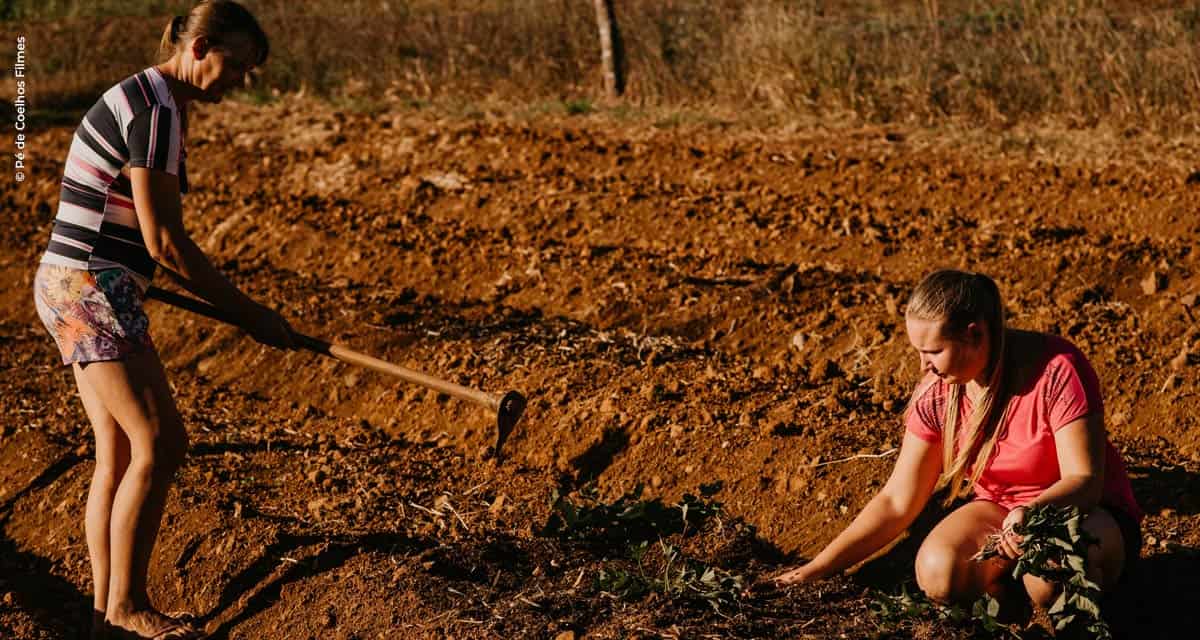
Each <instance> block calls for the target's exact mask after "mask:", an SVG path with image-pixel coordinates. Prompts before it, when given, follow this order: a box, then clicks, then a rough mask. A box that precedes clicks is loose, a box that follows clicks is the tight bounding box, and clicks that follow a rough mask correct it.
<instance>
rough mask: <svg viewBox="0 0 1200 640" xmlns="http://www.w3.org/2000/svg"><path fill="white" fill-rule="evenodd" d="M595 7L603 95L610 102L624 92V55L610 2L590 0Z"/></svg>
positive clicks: (609, 0)
mask: <svg viewBox="0 0 1200 640" xmlns="http://www.w3.org/2000/svg"><path fill="white" fill-rule="evenodd" d="M592 4H594V5H595V6H596V25H597V26H598V27H599V28H600V55H601V64H602V65H603V67H604V94H605V96H606V97H607V98H609V99H610V100H613V99H616V98H618V97H620V96H621V94H622V93H624V92H625V70H624V63H625V61H624V59H623V58H624V53H623V51H622V49H621V32H620V30H619V29H618V28H617V14H616V12H615V11H614V10H613V3H612V0H592Z"/></svg>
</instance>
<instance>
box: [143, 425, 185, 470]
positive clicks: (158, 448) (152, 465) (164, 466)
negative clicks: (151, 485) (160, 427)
mask: <svg viewBox="0 0 1200 640" xmlns="http://www.w3.org/2000/svg"><path fill="white" fill-rule="evenodd" d="M147 444H148V445H149V446H143V447H139V448H136V449H134V450H133V451H132V455H131V459H130V463H129V464H130V468H131V469H132V468H137V469H138V470H139V472H142V473H150V474H152V475H154V476H171V475H173V474H174V473H175V471H177V470H178V469H179V467H181V466H183V461H184V458H185V457H186V456H187V450H188V438H187V434H186V433H184V432H183V430H182V429H180V430H179V431H178V432H171V433H170V435H168V434H158V435H157V436H155V437H154V439H153V440H152V441H151V442H149V443H147Z"/></svg>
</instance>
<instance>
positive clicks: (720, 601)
mask: <svg viewBox="0 0 1200 640" xmlns="http://www.w3.org/2000/svg"><path fill="white" fill-rule="evenodd" d="M655 547H656V548H655ZM651 549H653V550H654V551H655V553H653V554H651V553H648V551H650V550H651ZM631 555H632V556H633V558H632V559H633V560H634V561H635V562H636V566H635V569H634V570H633V571H630V570H627V569H624V568H620V567H615V566H609V567H605V568H603V569H601V570H600V571H599V573H598V574H597V576H596V588H597V589H598V590H600V591H603V592H606V593H611V594H612V595H615V596H617V597H619V598H623V599H626V600H638V599H641V598H642V597H643V596H645V595H646V594H647V593H651V592H654V593H661V594H663V595H666V596H668V597H670V598H684V599H696V600H702V601H704V602H707V603H708V604H709V605H710V606H712V608H713V609H714V610H715V611H717V612H718V613H720V612H721V607H722V606H730V605H733V604H736V603H737V601H738V598H739V597H740V594H741V592H742V576H740V575H734V574H732V573H730V572H728V571H724V570H722V569H719V568H717V567H713V566H709V565H707V564H705V563H703V562H700V561H697V560H693V559H691V558H688V557H686V556H684V555H683V554H681V553H680V551H679V548H678V547H676V546H674V545H672V544H670V543H669V542H667V541H665V540H659V541H658V542H657V543H648V542H642V543H640V544H639V545H637V546H636V547H633V548H632V549H631ZM652 555H653V556H654V557H653V558H651V557H650V556H652Z"/></svg>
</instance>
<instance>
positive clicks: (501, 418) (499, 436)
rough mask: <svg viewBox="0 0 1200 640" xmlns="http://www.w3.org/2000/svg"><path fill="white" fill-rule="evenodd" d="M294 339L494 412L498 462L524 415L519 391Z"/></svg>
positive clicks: (194, 308)
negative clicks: (489, 388)
mask: <svg viewBox="0 0 1200 640" xmlns="http://www.w3.org/2000/svg"><path fill="white" fill-rule="evenodd" d="M146 297H148V298H154V299H155V300H159V301H161V302H166V303H167V304H170V305H172V306H175V307H179V308H180V309H185V310H187V311H191V312H192V313H197V314H200V315H202V316H205V317H208V318H212V319H213V320H217V321H220V322H224V323H226V324H231V325H233V326H238V322H237V320H235V319H234V317H233V315H232V314H230V313H228V312H226V311H223V310H221V309H218V308H217V307H214V306H212V305H210V304H208V303H206V302H202V301H200V300H196V299H194V298H189V297H187V296H183V295H179V294H177V293H173V292H171V291H166V290H164V289H159V288H158V287H150V289H149V291H147V292H146ZM293 338H294V339H295V341H296V344H297V345H299V346H300V347H301V348H304V349H308V350H309V351H312V352H314V353H319V354H321V355H323V356H328V357H330V358H336V359H338V360H341V361H343V362H349V363H350V364H355V365H358V366H360V367H366V368H368V369H371V370H372V371H378V372H379V373H383V374H387V375H389V376H394V377H397V378H400V379H401V380H404V381H406V382H412V383H414V384H419V385H421V386H423V387H426V388H428V389H433V390H435V391H440V392H442V393H445V394H447V395H450V396H453V397H455V398H458V399H460V400H465V401H467V402H470V403H473V404H476V405H479V406H481V407H483V408H485V409H488V410H489V411H492V412H494V413H495V414H496V439H495V441H494V442H493V443H492V450H491V455H492V456H494V457H496V458H497V459H499V458H500V451H501V448H502V447H504V441H505V440H508V436H509V434H511V433H512V430H513V427H515V426H516V424H517V420H520V419H521V414H522V413H523V412H524V411H525V396H523V395H521V394H520V393H519V392H517V391H509V392H507V393H505V394H504V395H503V396H498V395H495V394H491V393H486V392H484V391H480V390H478V389H471V388H470V387H464V386H462V385H459V384H455V383H453V382H450V381H448V380H442V379H441V378H436V377H434V376H431V375H428V374H425V373H421V372H420V371H414V370H413V369H409V368H407V367H402V366H400V365H398V364H392V363H390V362H386V361H384V360H380V359H379V358H374V357H371V356H369V355H366V354H363V353H358V352H357V351H352V350H350V349H347V348H346V347H343V346H341V345H337V344H332V343H329V342H326V341H324V340H320V339H318V338H313V337H311V336H306V335H304V334H302V333H295V334H293Z"/></svg>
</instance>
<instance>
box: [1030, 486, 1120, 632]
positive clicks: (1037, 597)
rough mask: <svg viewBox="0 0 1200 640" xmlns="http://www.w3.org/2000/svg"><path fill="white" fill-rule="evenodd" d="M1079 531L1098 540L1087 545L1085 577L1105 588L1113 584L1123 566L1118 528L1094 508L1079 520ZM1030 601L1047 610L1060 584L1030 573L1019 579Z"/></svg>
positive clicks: (1055, 596)
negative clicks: (1081, 529)
mask: <svg viewBox="0 0 1200 640" xmlns="http://www.w3.org/2000/svg"><path fill="white" fill-rule="evenodd" d="M1083 530H1084V531H1085V532H1086V533H1088V534H1090V535H1091V536H1092V537H1093V538H1095V539H1096V540H1098V541H1099V544H1095V545H1092V546H1091V547H1089V548H1088V558H1087V574H1088V578H1089V579H1090V580H1091V581H1092V582H1095V583H1096V584H1098V585H1100V589H1101V590H1103V591H1108V590H1110V589H1112V588H1113V587H1115V586H1116V585H1117V581H1118V580H1119V579H1120V578H1121V571H1123V570H1124V568H1125V539H1124V537H1123V536H1122V534H1121V527H1120V526H1119V525H1117V521H1116V520H1115V519H1114V518H1113V516H1112V514H1111V513H1109V512H1108V510H1107V509H1105V508H1104V507H1096V508H1094V509H1092V510H1091V511H1090V512H1088V515H1087V517H1086V518H1084V520H1083ZM1022 581H1023V582H1024V583H1025V591H1026V592H1028V593H1029V598H1030V599H1031V600H1032V601H1033V603H1034V604H1036V605H1037V606H1039V607H1041V608H1043V609H1049V608H1050V607H1051V606H1053V605H1054V601H1055V600H1057V599H1058V595H1059V593H1061V589H1062V587H1061V585H1059V584H1057V583H1053V582H1048V581H1046V580H1042V579H1041V578H1037V577H1034V576H1030V575H1026V576H1024V577H1023V578H1022Z"/></svg>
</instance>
